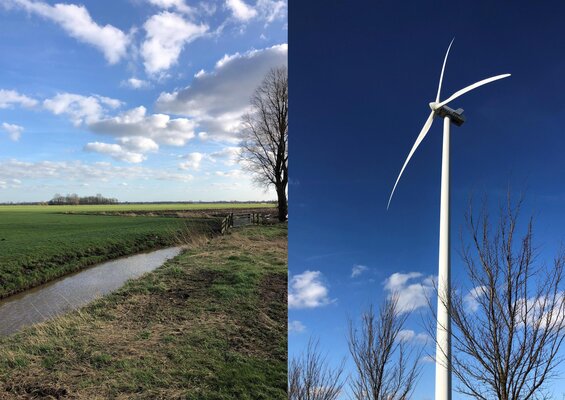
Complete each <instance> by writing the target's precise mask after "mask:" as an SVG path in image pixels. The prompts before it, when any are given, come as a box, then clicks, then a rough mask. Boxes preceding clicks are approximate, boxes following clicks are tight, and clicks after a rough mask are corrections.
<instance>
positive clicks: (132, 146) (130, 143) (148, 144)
mask: <svg viewBox="0 0 565 400" xmlns="http://www.w3.org/2000/svg"><path fill="white" fill-rule="evenodd" d="M118 142H120V144H121V145H122V146H123V147H124V148H125V149H128V150H129V151H135V152H140V153H148V152H152V151H157V150H159V145H158V144H157V143H155V141H154V140H152V139H149V138H146V137H142V136H127V137H121V138H118Z"/></svg>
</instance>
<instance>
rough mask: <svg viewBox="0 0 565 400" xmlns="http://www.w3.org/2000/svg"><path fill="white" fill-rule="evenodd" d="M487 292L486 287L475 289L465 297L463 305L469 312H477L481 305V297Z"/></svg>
mask: <svg viewBox="0 0 565 400" xmlns="http://www.w3.org/2000/svg"><path fill="white" fill-rule="evenodd" d="M486 290H487V287H486V286H477V287H474V288H473V289H471V290H469V293H467V294H466V295H465V296H464V297H463V303H464V304H465V306H466V307H467V308H468V309H469V310H471V311H473V312H476V311H477V310H478V309H479V305H480V304H479V301H478V300H479V298H480V297H481V296H483V295H485V294H486Z"/></svg>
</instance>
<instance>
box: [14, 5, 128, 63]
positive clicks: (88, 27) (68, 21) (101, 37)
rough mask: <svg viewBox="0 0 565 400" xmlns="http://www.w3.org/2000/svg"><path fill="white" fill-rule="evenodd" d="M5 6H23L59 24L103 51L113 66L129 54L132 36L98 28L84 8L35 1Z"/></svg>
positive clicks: (118, 31) (74, 36)
mask: <svg viewBox="0 0 565 400" xmlns="http://www.w3.org/2000/svg"><path fill="white" fill-rule="evenodd" d="M5 5H8V6H10V5H12V6H19V7H21V8H23V9H24V10H26V11H28V12H30V13H34V14H36V15H39V16H41V17H43V18H46V19H49V20H51V21H53V22H55V23H57V24H58V25H60V26H61V28H63V29H64V30H65V31H66V32H67V33H68V34H69V35H70V36H71V37H73V38H75V39H77V40H79V41H81V42H84V43H87V44H90V45H92V46H94V47H96V48H97V49H98V50H100V51H101V52H102V53H103V54H104V57H105V58H106V60H107V61H108V62H109V63H110V64H115V63H117V62H118V61H120V59H122V58H123V57H124V56H125V55H126V52H127V48H128V45H129V42H130V38H129V36H128V35H126V34H125V33H124V32H122V31H121V30H120V29H118V28H116V27H114V26H112V25H104V26H101V25H98V24H97V23H96V22H94V21H93V20H92V18H91V17H90V14H89V12H88V10H87V9H86V8H85V7H84V6H82V5H80V6H77V5H75V4H61V3H58V4H55V5H53V6H52V5H49V4H47V3H45V2H43V1H32V0H5Z"/></svg>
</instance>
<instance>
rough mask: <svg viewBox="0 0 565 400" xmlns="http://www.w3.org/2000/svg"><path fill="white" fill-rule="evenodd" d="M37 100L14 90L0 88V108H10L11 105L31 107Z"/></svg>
mask: <svg viewBox="0 0 565 400" xmlns="http://www.w3.org/2000/svg"><path fill="white" fill-rule="evenodd" d="M36 104H37V100H34V99H32V98H30V97H27V96H25V95H23V94H20V93H18V92H16V91H15V90H5V89H0V108H11V107H13V106H16V105H17V106H22V107H33V106H35V105H36Z"/></svg>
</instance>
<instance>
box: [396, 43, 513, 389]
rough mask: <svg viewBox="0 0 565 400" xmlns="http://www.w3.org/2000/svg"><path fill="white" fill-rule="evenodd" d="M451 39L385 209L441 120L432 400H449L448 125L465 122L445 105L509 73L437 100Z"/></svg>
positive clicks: (456, 111) (463, 118) (460, 112)
mask: <svg viewBox="0 0 565 400" xmlns="http://www.w3.org/2000/svg"><path fill="white" fill-rule="evenodd" d="M452 44H453V40H452V41H451V43H450V44H449V47H448V48H447V52H446V53H445V58H444V59H443V66H442V68H441V75H440V76H439V86H438V89H437V95H436V99H435V101H433V102H431V103H430V104H429V106H430V108H431V110H432V111H431V113H430V115H429V117H428V119H427V120H426V122H425V123H424V127H423V128H422V130H421V131H420V134H419V135H418V137H417V138H416V142H415V143H414V145H413V146H412V149H411V150H410V153H408V157H407V158H406V161H405V162H404V165H403V166H402V169H401V170H400V173H399V174H398V178H396V182H395V183H394V187H393V188H392V192H391V193H390V197H389V199H388V204H387V210H388V208H389V206H390V202H391V200H392V196H393V195H394V191H395V190H396V186H397V185H398V181H399V180H400V177H401V176H402V173H403V172H404V169H405V168H406V165H408V162H409V161H410V159H411V158H412V155H413V154H414V152H415V151H416V149H417V148H418V146H419V145H420V143H421V142H422V140H424V138H425V137H426V135H427V133H428V131H429V130H430V128H431V126H432V122H433V120H434V118H435V117H441V118H443V147H442V162H441V201H440V218H439V268H438V302H437V328H436V329H437V331H436V357H435V358H436V382H435V400H451V320H450V316H449V312H450V311H449V305H450V304H451V298H450V291H451V268H450V240H449V222H450V215H449V197H450V192H449V181H450V178H449V155H450V137H449V135H450V132H449V130H450V126H451V123H453V124H454V125H456V126H461V125H462V124H463V122H465V117H464V116H463V109H461V108H460V109H457V110H453V109H451V108H449V107H447V104H448V103H450V102H451V101H453V100H455V99H456V98H458V97H459V96H462V95H464V94H465V93H467V92H469V91H471V90H473V89H476V88H478V87H479V86H482V85H486V84H487V83H490V82H493V81H496V80H498V79H503V78H507V77H509V76H510V74H503V75H497V76H493V77H491V78H487V79H483V80H482V81H479V82H476V83H473V84H472V85H469V86H467V87H465V88H463V89H461V90H458V91H457V92H455V93H453V94H452V95H451V96H450V97H448V98H447V100H443V101H440V92H441V84H442V81H443V73H444V71H445V64H446V62H447V56H448V55H449V50H450V49H451V45H452Z"/></svg>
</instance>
